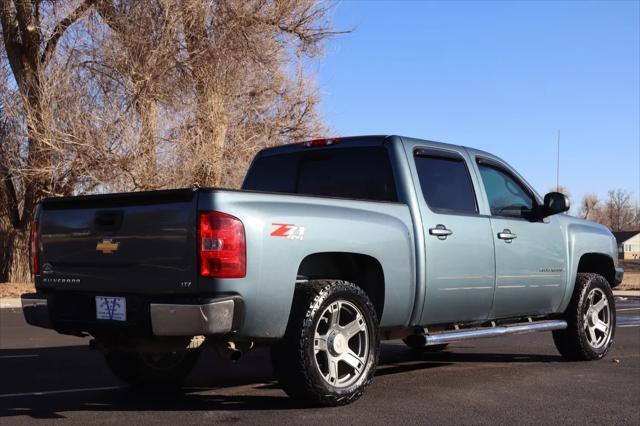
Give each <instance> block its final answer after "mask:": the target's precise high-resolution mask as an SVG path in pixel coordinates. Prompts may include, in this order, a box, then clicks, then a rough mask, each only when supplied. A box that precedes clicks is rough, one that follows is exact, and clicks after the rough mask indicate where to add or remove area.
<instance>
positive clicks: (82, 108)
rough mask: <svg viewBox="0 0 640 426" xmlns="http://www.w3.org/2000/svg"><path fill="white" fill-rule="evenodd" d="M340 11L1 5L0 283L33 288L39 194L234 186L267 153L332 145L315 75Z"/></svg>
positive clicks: (271, 3)
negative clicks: (30, 245) (332, 16)
mask: <svg viewBox="0 0 640 426" xmlns="http://www.w3.org/2000/svg"><path fill="white" fill-rule="evenodd" d="M331 7H332V4H331V3H326V2H320V1H315V0H247V1H235V0H149V1H146V2H139V1H135V0H84V1H81V0H60V1H56V2H49V1H46V2H45V1H40V0H32V1H25V0H22V1H21V0H0V21H1V24H2V30H3V44H2V47H0V85H3V86H2V87H0V89H2V90H0V124H2V125H3V126H4V130H2V128H0V138H1V139H0V154H1V158H0V180H1V182H0V183H1V185H2V187H1V188H0V189H1V192H0V197H1V198H0V201H2V205H3V207H2V208H3V209H4V210H3V211H2V217H0V240H1V241H0V249H2V253H3V254H4V256H5V257H6V259H4V258H3V259H1V260H2V268H0V281H2V280H25V279H27V277H28V268H27V265H28V262H27V261H26V259H27V240H28V235H27V230H28V227H29V223H30V221H31V220H32V218H33V211H34V206H35V204H36V202H37V201H38V200H39V199H41V198H42V197H44V196H50V195H73V194H82V193H87V192H97V191H98V192H99V191H111V190H136V189H154V188H163V187H176V186H191V185H200V186H230V187H233V186H237V185H238V184H239V183H240V181H241V179H242V176H243V175H244V171H245V169H246V166H247V164H248V162H249V160H250V158H251V157H252V156H253V155H254V154H255V152H256V151H258V150H259V149H261V148H263V147H265V146H270V145H274V144H281V143H287V142H294V141H296V140H300V139H305V138H309V137H315V136H318V135H320V134H322V133H324V132H325V131H326V129H325V127H324V126H323V124H322V122H321V120H320V118H319V116H318V113H317V109H316V107H317V103H318V95H317V91H316V87H315V84H314V82H313V79H312V78H311V76H310V73H309V72H308V70H307V68H306V64H307V62H308V59H309V58H312V59H314V58H319V57H320V55H321V53H322V44H323V41H324V40H326V39H327V37H330V36H332V35H335V34H337V33H336V32H334V31H333V30H332V28H331V25H330V23H329V19H328V17H329V11H330V9H331ZM3 73H4V74H3ZM1 132H4V133H1ZM3 244H5V245H3Z"/></svg>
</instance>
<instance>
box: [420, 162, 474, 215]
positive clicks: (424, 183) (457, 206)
mask: <svg viewBox="0 0 640 426" xmlns="http://www.w3.org/2000/svg"><path fill="white" fill-rule="evenodd" d="M415 163H416V169H417V171H418V178H419V180H420V187H421V188H422V195H423V196H424V199H425V201H426V202H427V205H428V206H429V208H430V209H431V210H433V211H435V212H439V213H461V214H477V213H478V207H477V203H476V196H475V192H474V190H473V183H472V181H471V176H470V175H469V169H468V168H467V164H466V162H465V161H464V159H463V158H462V157H460V156H458V155H456V154H455V153H453V154H451V155H449V154H443V155H442V156H439V155H438V154H437V153H432V152H431V151H428V152H427V153H422V152H421V151H420V150H418V151H416V153H415Z"/></svg>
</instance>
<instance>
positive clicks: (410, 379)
mask: <svg viewBox="0 0 640 426" xmlns="http://www.w3.org/2000/svg"><path fill="white" fill-rule="evenodd" d="M617 309H618V328H617V330H616V337H615V343H614V347H613V348H612V350H611V352H610V353H609V355H608V357H607V358H606V359H605V360H602V361H597V362H564V361H563V360H562V359H561V358H560V356H559V355H558V353H557V352H556V350H555V348H554V346H553V343H552V340H551V335H550V333H536V334H527V335H519V336H510V337H503V338H494V339H486V340H477V341H474V342H465V343H460V344H453V345H451V346H450V348H449V349H448V350H447V351H446V352H442V353H426V352H414V351H412V350H410V349H408V348H406V347H405V346H404V345H403V344H402V342H399V341H393V342H385V343H384V344H383V346H382V349H381V365H380V367H379V369H378V373H377V376H376V378H375V380H374V382H373V384H372V386H371V387H370V389H369V391H368V392H367V394H366V395H365V396H364V397H363V398H361V399H360V400H359V401H357V402H356V403H354V404H352V405H350V406H346V407H339V408H301V407H296V406H294V405H292V403H291V402H290V401H289V399H288V398H287V397H286V395H285V394H284V392H282V390H280V389H279V388H278V386H277V383H275V382H274V380H273V377H272V374H271V367H270V364H269V356H268V351H266V350H264V349H257V350H255V351H253V352H252V353H250V354H248V355H247V356H245V357H244V358H243V359H242V360H241V361H240V362H238V363H236V364H231V363H230V362H226V361H222V360H220V359H219V358H218V357H217V355H216V354H215V353H214V352H213V351H211V350H206V351H204V353H203V354H202V357H201V359H200V362H199V365H198V366H197V367H196V369H195V370H194V371H193V373H192V374H191V376H190V377H189V379H188V380H187V383H186V384H185V389H184V391H183V393H180V394H172V395H141V394H136V393H134V392H133V391H131V390H129V389H127V388H125V387H123V386H122V384H121V383H119V382H118V381H117V380H116V379H115V378H114V377H113V376H112V375H111V374H110V372H109V371H108V370H107V368H106V366H105V365H104V363H103V361H102V356H101V354H100V353H98V352H92V351H90V350H89V349H88V347H87V339H80V338H75V337H65V336H60V335H57V334H56V333H54V332H51V331H48V330H42V329H36V328H33V327H29V326H27V325H26V324H25V323H24V320H23V319H22V314H21V312H20V310H18V309H2V310H0V424H2V425H9V424H24V423H35V422H50V421H52V420H59V419H65V420H66V421H67V422H68V423H76V424H89V423H91V424H94V423H95V424H119V425H122V424H141V423H144V424H146V423H174V424H184V423H187V424H200V423H203V424H204V423H207V424H219V423H256V424H367V425H370V424H536V425H542V424H547V425H551V424H582V425H584V424H593V425H600V424H608V425H613V424H629V425H638V424H640V327H639V326H640V299H633V298H629V299H625V300H620V299H619V300H618V301H617Z"/></svg>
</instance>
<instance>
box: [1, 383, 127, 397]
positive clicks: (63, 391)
mask: <svg viewBox="0 0 640 426" xmlns="http://www.w3.org/2000/svg"><path fill="white" fill-rule="evenodd" d="M121 388H122V386H105V387H101V388H83V389H62V390H53V391H41V392H24V393H6V394H4V395H0V398H14V397H20V396H44V395H57V394H61V393H76V392H99V391H106V390H115V389H121Z"/></svg>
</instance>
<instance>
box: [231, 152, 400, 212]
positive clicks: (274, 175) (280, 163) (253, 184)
mask: <svg viewBox="0 0 640 426" xmlns="http://www.w3.org/2000/svg"><path fill="white" fill-rule="evenodd" d="M242 189H248V190H253V191H267V192H282V193H288V194H304V195H319V196H325V197H341V198H354V199H363V200H373V201H397V195H396V188H395V181H394V179H393V172H392V170H391V164H390V162H389V155H388V154H387V151H386V149H384V148H382V147H361V148H332V149H322V150H313V151H301V152H295V153H290V154H280V155H270V156H265V157H260V158H257V159H256V160H255V161H254V163H253V165H252V167H251V169H250V170H249V172H248V173H247V177H246V178H245V181H244V185H243V186H242Z"/></svg>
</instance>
